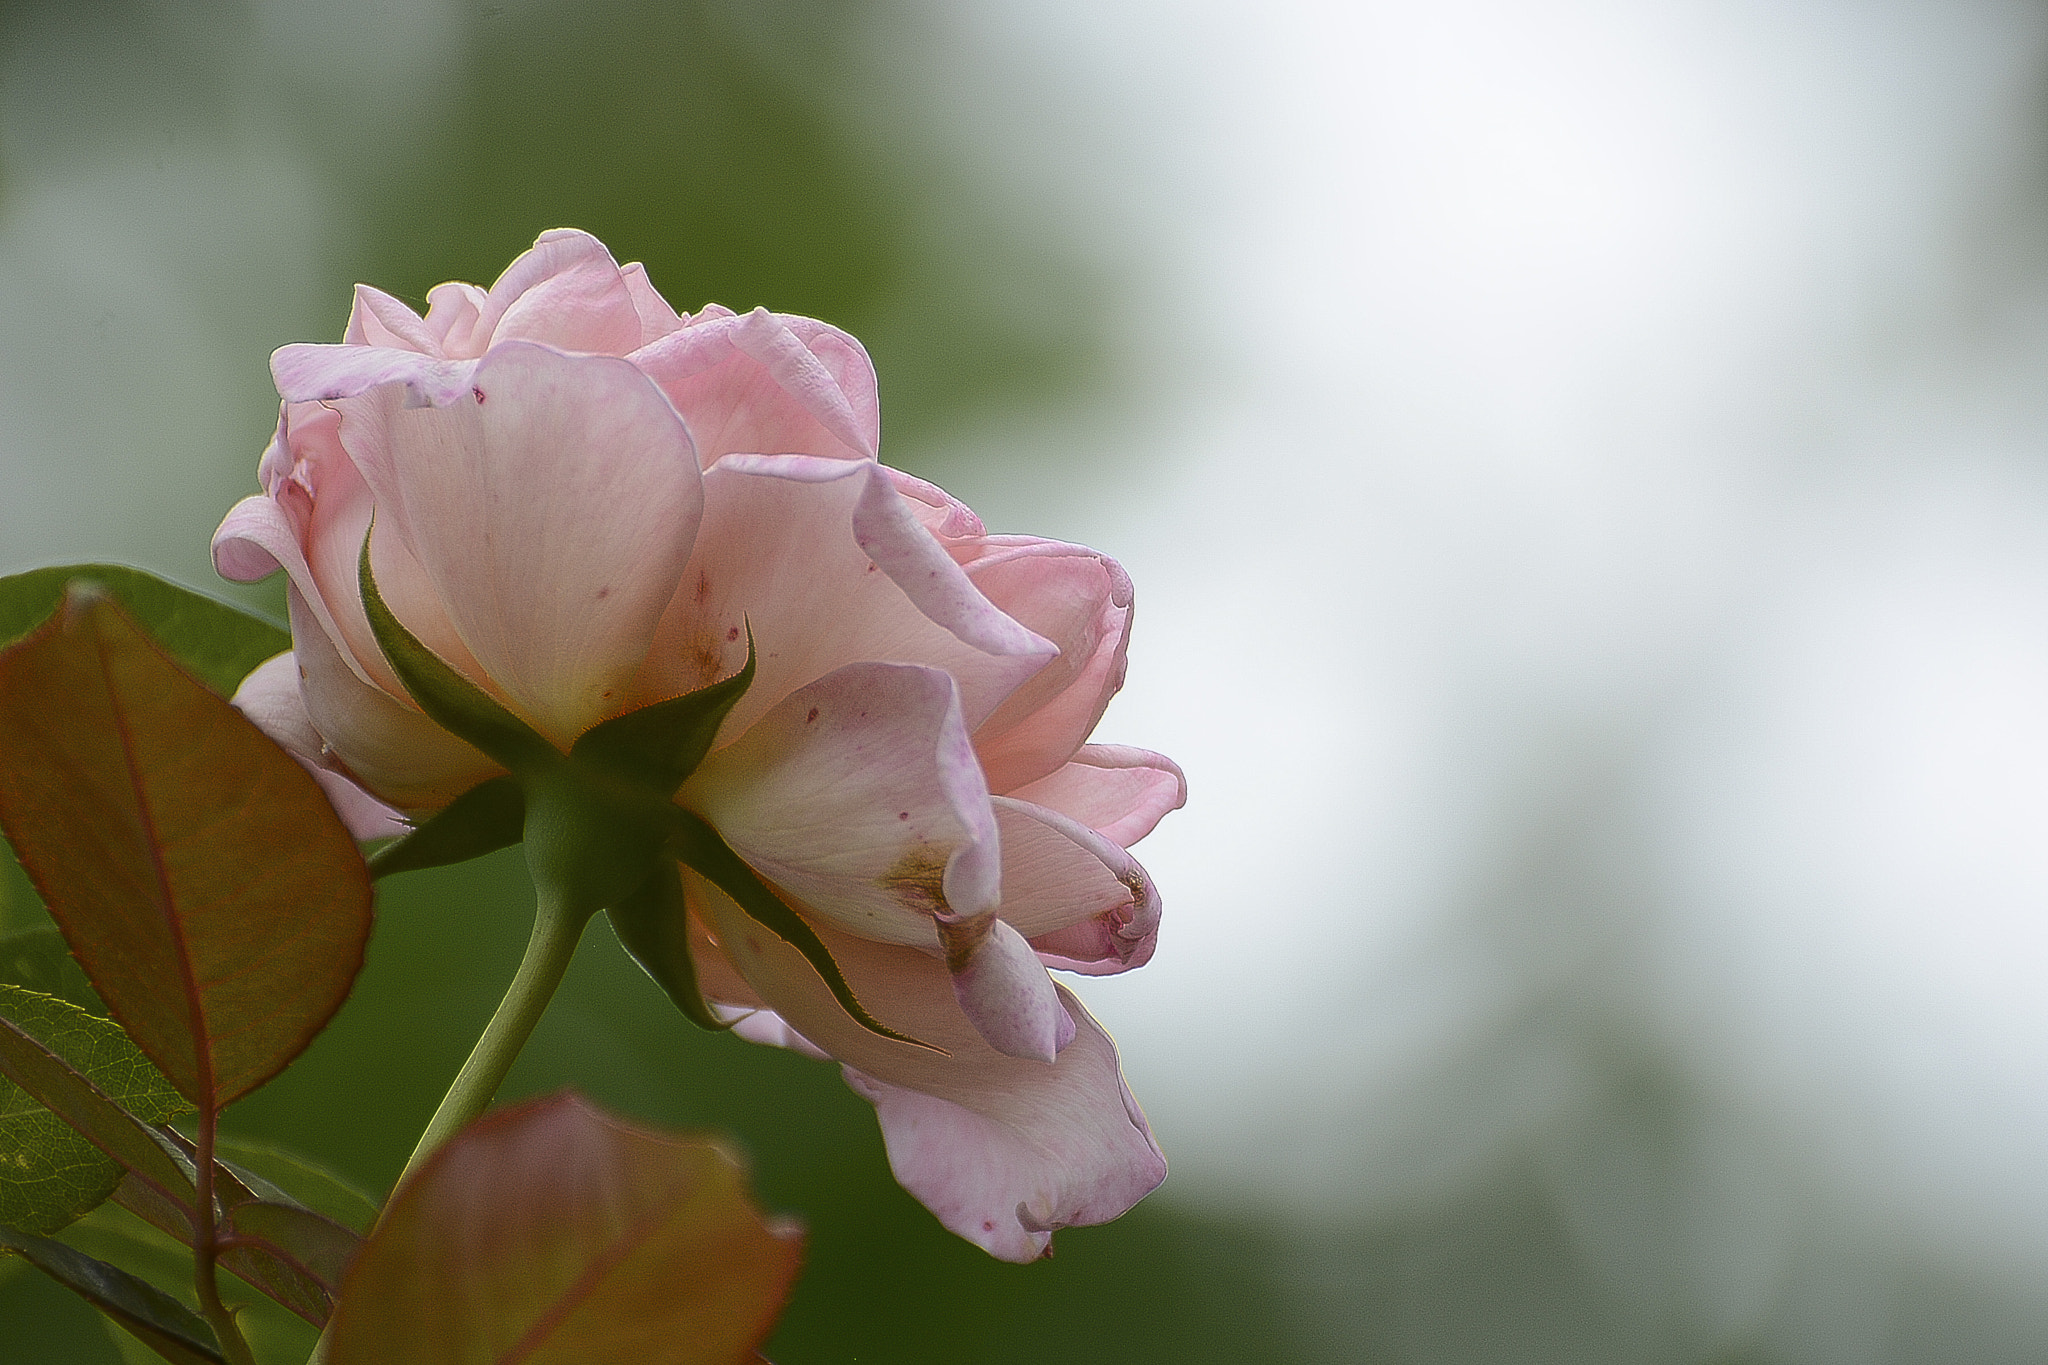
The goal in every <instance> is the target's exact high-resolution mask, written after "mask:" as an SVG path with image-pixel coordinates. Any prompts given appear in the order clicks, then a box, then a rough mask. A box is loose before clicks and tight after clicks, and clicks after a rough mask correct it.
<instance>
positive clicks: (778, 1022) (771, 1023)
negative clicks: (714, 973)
mask: <svg viewBox="0 0 2048 1365" xmlns="http://www.w3.org/2000/svg"><path fill="white" fill-rule="evenodd" d="M711 1008H712V1012H713V1013H715V1014H717V1015H718V1016H719V1017H720V1018H722V1019H727V1020H730V1021H732V1031H733V1032H734V1033H736V1034H738V1035H739V1036H740V1037H742V1038H744V1039H746V1040H747V1041H748V1042H750V1043H759V1044H761V1045H762V1046H763V1047H779V1048H783V1049H785V1050H786V1051H789V1052H800V1053H802V1054H803V1055H804V1056H806V1057H809V1058H810V1059H811V1060H812V1061H814V1062H829V1061H831V1060H832V1057H831V1054H829V1053H827V1052H826V1051H825V1049H824V1048H821V1047H819V1046H818V1045H817V1044H816V1043H814V1042H812V1041H811V1040H810V1039H808V1038H806V1037H804V1036H803V1035H802V1034H801V1033H798V1032H797V1031H796V1030H795V1029H793V1028H791V1027H790V1026H789V1024H788V1022H787V1021H786V1020H784V1019H783V1017H782V1016H781V1015H779V1014H777V1013H776V1012H775V1011H774V1010H746V1009H734V1008H732V1007H730V1006H724V1005H713V1006H712V1007H711Z"/></svg>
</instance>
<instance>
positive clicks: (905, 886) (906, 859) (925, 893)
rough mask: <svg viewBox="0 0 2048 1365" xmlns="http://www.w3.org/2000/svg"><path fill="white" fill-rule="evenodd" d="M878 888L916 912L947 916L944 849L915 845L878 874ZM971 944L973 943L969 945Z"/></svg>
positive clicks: (948, 910)
mask: <svg viewBox="0 0 2048 1365" xmlns="http://www.w3.org/2000/svg"><path fill="white" fill-rule="evenodd" d="M881 884H882V889H883V890H884V891H887V892H888V893H889V894H890V895H892V896H894V897H895V898H896V899H897V901H899V902H900V903H901V904H903V905H904V906H905V907H907V908H909V909H911V910H914V911H916V912H917V913H918V914H920V915H950V914H951V913H953V911H952V907H951V906H949V905H947V904H946V852H945V850H944V849H939V848H933V847H932V846H931V845H929V844H918V845H916V846H915V847H913V848H912V849H911V850H910V851H909V852H908V853H905V854H904V855H903V856H902V857H901V858H898V859H897V860H896V862H895V864H894V865H893V866H892V867H890V869H889V870H888V871H887V872H884V873H883V874H882V877H881ZM983 932H984V934H985V933H986V932H987V930H986V929H985V928H984V930H983ZM969 946H970V947H972V946H973V945H971V944H970V945H969Z"/></svg>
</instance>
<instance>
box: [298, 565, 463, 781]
mask: <svg viewBox="0 0 2048 1365" xmlns="http://www.w3.org/2000/svg"><path fill="white" fill-rule="evenodd" d="M288 597H289V599H290V603H291V622H292V644H293V647H294V648H293V653H294V654H295V655H296V656H297V659H298V669H299V691H300V694H301V696H302V697H303V698H304V701H305V710H306V716H307V719H308V720H309V721H310V722H311V723H312V726H313V728H314V730H315V731H316V732H317V733H318V734H319V736H320V739H321V742H322V747H321V750H320V753H319V757H320V762H321V765H322V766H324V767H332V768H336V769H339V770H345V771H346V772H347V773H349V774H350V775H351V776H353V777H354V778H355V779H356V780H357V782H358V783H360V784H361V785H362V786H363V787H365V788H366V789H368V790H369V791H370V792H372V793H373V794H374V795H376V796H377V797H379V798H380V799H382V800H384V801H387V802H389V803H390V804H391V805H393V806H396V807H398V808H399V809H401V810H434V809H437V808H439V807H441V806H445V805H447V804H448V803H449V802H450V801H452V800H454V799H455V798H456V797H458V796H460V795H462V793H464V792H466V791H468V790H469V789H470V788H471V787H474V786H475V785H476V784H477V783H479V782H482V781H484V780H485V779H486V778H490V777H495V776H497V775H498V773H499V772H501V771H502V769H500V768H499V767H498V765H497V764H495V763H493V762H491V760H489V759H488V758H485V757H484V756H483V755H482V754H480V753H478V752H477V751H476V750H475V749H472V748H471V747H470V746H469V745H467V744H465V743H464V742H463V741H461V740H459V739H457V738H456V737H455V736H454V735H451V734H449V733H448V732H447V731H446V730H443V729H442V728H441V727H440V726H439V725H436V724H435V723H434V722H433V721H431V720H429V719H427V717H426V716H425V715H423V714H422V713H421V712H420V711H419V710H418V709H417V708H416V707H414V706H413V705H411V703H409V702H403V701H399V700H398V699H397V698H396V697H394V696H392V695H391V694H390V693H388V692H385V691H384V690H383V689H382V688H377V687H372V686H370V685H369V684H368V683H365V682H363V681H362V680H361V679H360V678H358V677H357V676H356V675H355V673H354V672H352V671H351V670H350V669H349V668H348V667H347V665H345V664H344V663H343V662H342V661H341V658H340V656H339V655H338V653H337V652H336V650H335V645H334V641H333V640H331V639H329V638H328V635H327V632H326V631H324V630H322V629H321V628H320V625H319V623H318V622H317V621H316V620H314V618H313V615H312V613H311V611H310V610H308V607H307V603H306V599H305V598H304V597H303V596H301V595H300V593H299V592H298V590H297V589H296V588H293V589H292V590H291V591H290V592H289V593H288Z"/></svg>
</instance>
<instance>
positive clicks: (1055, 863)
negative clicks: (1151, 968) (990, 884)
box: [989, 796, 1161, 976]
mask: <svg viewBox="0 0 2048 1365" xmlns="http://www.w3.org/2000/svg"><path fill="white" fill-rule="evenodd" d="M989 804H990V805H991V806H992V807H994V809H995V813H996V827H997V829H999V830H1000V831H1001V836H1002V845H1003V908H1002V916H1003V918H1004V919H1005V920H1008V921H1009V922H1010V923H1011V924H1013V925H1015V926H1016V928H1017V931H1018V932H1019V933H1021V934H1023V935H1024V936H1025V937H1026V938H1028V939H1030V940H1031V946H1032V947H1033V948H1035V949H1037V950H1038V956H1039V958H1040V960H1041V961H1043V962H1044V963H1045V965H1046V966H1048V967H1062V968H1065V969H1066V970H1068V971H1073V972H1080V973H1082V974H1083V975H1086V976H1110V975H1114V974H1115V973H1117V972H1126V971H1129V970H1131V969H1132V968H1134V967H1142V966H1144V965H1145V963H1147V962H1148V961H1150V960H1151V958H1152V951H1153V949H1154V948H1155V947H1157V945H1158V942H1159V918H1160V913H1161V906H1160V900H1159V891H1158V888H1156V887H1155V886H1154V885H1153V884H1152V878H1151V877H1150V876H1149V875H1148V874H1147V873H1146V871H1145V869H1144V868H1143V867H1140V866H1139V865H1138V861H1137V860H1136V859H1135V858H1133V857H1131V855H1130V854H1129V853H1128V852H1126V851H1125V850H1124V849H1123V848H1122V847H1120V846H1118V845H1117V844H1114V843H1111V842H1110V841H1109V840H1107V839H1105V838H1103V837H1102V836H1101V835H1100V834H1097V833H1096V832H1095V831H1094V830H1092V829H1089V828H1088V827H1087V826H1085V825H1082V824H1079V823H1077V822H1075V821H1073V820H1069V819H1068V818H1067V817H1066V816H1064V815H1061V814H1059V813H1058V812H1057V811H1051V810H1047V809H1046V808H1045V807H1043V806H1034V805H1032V804H1031V803H1029V802H1027V801H1018V800H1016V799H1014V798H1011V797H1005V796H998V797H994V798H992V799H991V801H990V803H989Z"/></svg>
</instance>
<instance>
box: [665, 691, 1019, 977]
mask: <svg viewBox="0 0 2048 1365" xmlns="http://www.w3.org/2000/svg"><path fill="white" fill-rule="evenodd" d="M678 799H679V800H680V801H681V802H682V803H683V804H684V805H686V806H689V807H690V808H692V809H694V810H696V811H699V812H700V813H702V814H703V816H704V817H705V819H707V820H709V821H710V822H711V824H712V825H713V826H714V827H715V828H716V829H717V830H718V832H719V834H721V835H722V836H723V837H724V838H725V840H726V842H727V843H729V844H731V845H732V847H733V851H734V852H736V853H738V854H739V855H740V856H741V857H742V858H744V859H746V861H747V862H748V864H750V865H751V866H752V867H753V868H754V869H755V870H756V871H757V872H759V873H760V874H761V875H762V876H764V877H766V878H767V879H768V880H769V881H771V882H773V883H775V884H776V885H777V886H779V887H781V888H782V889H783V890H784V891H786V892H788V893H789V894H790V895H792V896H794V897H796V898H797V899H798V900H800V901H801V902H803V903H804V904H805V905H806V906H808V907H809V908H810V909H811V910H812V911H814V912H815V913H816V914H818V915H822V916H824V917H826V918H828V919H830V920H832V921H833V922H834V923H837V924H840V925H842V926H844V927H845V928H846V929H847V930H848V931H850V932H852V933H856V934H860V935H862V936H863V937H867V938H875V939H880V940H883V941H885V942H890V943H905V944H917V945H920V946H922V947H926V948H931V947H935V946H936V944H937V935H936V932H935V930H934V928H933V917H934V916H937V915H943V916H946V917H947V918H955V917H960V916H973V915H981V914H984V913H985V912H987V911H989V910H992V909H994V908H995V905H996V901H997V898H998V896H999V895H1000V885H999V877H1000V870H1001V853H1000V850H999V849H998V847H997V845H996V829H995V820H994V817H993V816H992V815H991V814H990V812H989V805H988V792H987V789H986V788H984V787H983V786H982V783H981V769H980V768H979V767H978V766H977V765H976V763H975V761H974V750H973V747H972V746H971V745H970V744H969V743H968V741H967V728H966V726H965V724H964V723H963V722H962V721H961V718H960V703H959V698H958V694H957V692H956V690H955V688H954V684H953V679H952V678H951V677H949V676H948V675H947V674H946V673H944V672H942V671H940V670H938V669H935V668H914V667H909V666H906V665H900V664H875V663H862V664H849V665H848V666H846V667H845V668H841V669H837V670H835V671H834V672H832V673H830V674H828V675H827V676H826V677H824V678H821V679H819V680H818V681H817V682H815V683H812V684H811V685H810V686H808V687H805V688H802V689H800V690H798V691H797V692H795V693H793V694H791V695H790V696H789V697H787V698H785V699H784V700H783V701H782V702H781V703H780V704H779V705H777V706H776V707H775V708H774V709H773V710H772V711H770V712H769V713H768V714H767V715H766V716H763V717H762V718H761V719H760V721H758V722H757V723H755V724H754V725H753V726H751V727H749V728H748V730H747V731H746V733H745V734H743V735H741V736H740V738H739V739H738V740H736V741H735V742H733V743H732V744H729V745H727V746H726V747H725V748H723V749H720V750H717V751H715V752H714V753H712V755H711V756H710V757H709V758H707V759H706V760H705V761H704V764H703V766H702V767H700V768H699V769H698V770H697V772H696V773H695V774H693V775H692V776H691V778H690V780H689V781H688V782H687V783H685V784H684V785H683V790H682V792H681V793H680V794H679V797H678Z"/></svg>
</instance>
